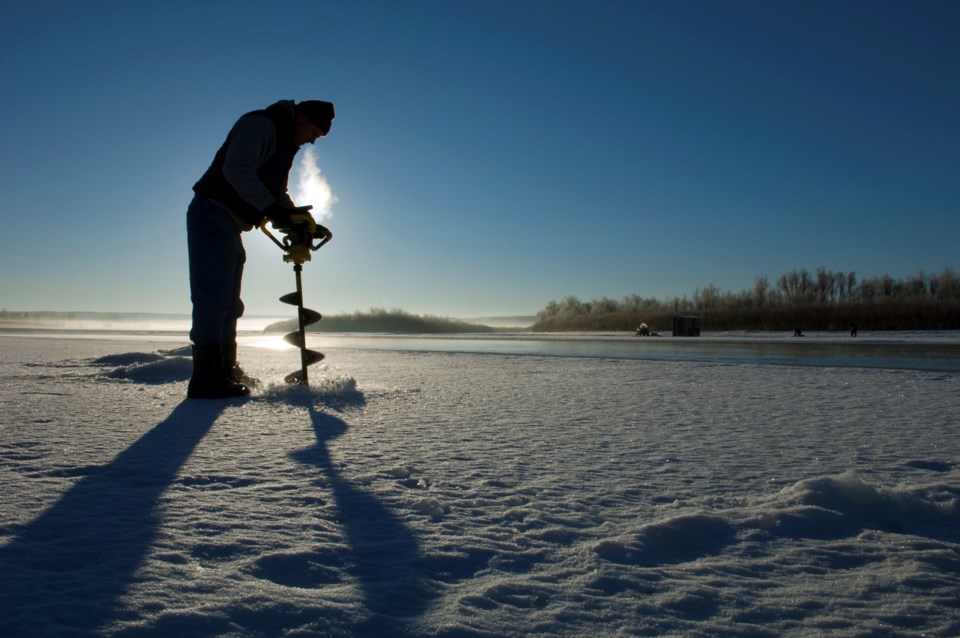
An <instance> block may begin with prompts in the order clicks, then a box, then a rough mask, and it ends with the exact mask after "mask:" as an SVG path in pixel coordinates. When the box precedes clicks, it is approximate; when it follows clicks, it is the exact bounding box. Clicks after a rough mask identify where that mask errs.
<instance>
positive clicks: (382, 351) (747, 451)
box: [0, 333, 960, 638]
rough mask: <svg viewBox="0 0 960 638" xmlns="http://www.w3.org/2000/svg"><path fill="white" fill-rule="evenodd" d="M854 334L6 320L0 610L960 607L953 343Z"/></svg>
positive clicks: (950, 611) (135, 623) (311, 631)
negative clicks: (116, 326)
mask: <svg viewBox="0 0 960 638" xmlns="http://www.w3.org/2000/svg"><path fill="white" fill-rule="evenodd" d="M858 339H859V340H858V341H856V343H852V341H853V340H852V339H850V338H849V337H846V336H843V337H841V336H839V335H815V334H808V336H807V337H806V338H805V339H804V340H802V341H801V340H796V341H794V340H792V339H791V338H788V337H786V336H777V335H746V334H744V335H709V336H705V337H701V338H700V339H684V340H681V339H676V340H675V339H672V338H666V337H663V338H658V339H654V338H651V339H639V338H636V337H625V336H623V335H562V336H560V335H535V336H532V335H529V334H527V335H523V334H517V335H496V336H495V337H494V338H489V337H483V338H480V337H456V338H450V337H444V338H421V337H396V336H372V337H371V336H364V337H360V336H356V335H322V334H320V335H313V336H311V346H313V347H316V348H317V349H319V350H322V351H324V352H325V353H326V355H327V359H326V360H325V362H324V363H323V364H321V365H317V366H314V367H312V368H311V386H310V387H309V388H302V387H290V386H285V385H283V384H281V383H279V381H280V379H281V378H282V377H283V375H284V374H286V373H287V372H290V371H291V370H293V369H294V368H296V367H297V364H298V357H297V354H296V351H295V350H294V349H290V348H284V349H281V348H280V347H279V346H280V344H281V343H282V342H280V341H279V337H276V336H272V335H268V336H264V335H258V334H247V335H245V336H244V337H243V338H242V340H241V348H240V351H241V352H240V356H241V361H242V363H243V364H244V366H245V367H246V368H247V369H248V371H249V372H251V373H253V374H255V375H257V376H259V377H261V378H262V379H263V380H264V381H265V384H264V386H263V387H261V388H259V389H257V390H256V391H255V392H254V395H253V396H251V397H250V398H248V399H237V400H231V401H222V402H220V401H212V402H205V401H189V400H185V399H184V395H185V391H186V380H187V378H188V376H189V373H190V360H189V358H188V357H187V356H186V354H187V350H186V349H185V346H186V340H185V338H184V336H183V335H182V334H180V335H176V334H165V335H156V334H129V333H128V334H118V335H110V336H105V335H102V334H98V333H85V334H67V333H44V334H42V335H35V334H34V335H31V334H26V333H17V334H16V335H12V334H7V335H0V352H2V357H0V409H2V412H0V414H2V417H0V482H2V484H3V486H4V489H3V490H2V491H0V635H3V636H41V637H47V636H49V637H54V636H66V635H69V636H123V637H161V636H164V637H166V636H178V637H207V636H227V637H236V638H240V637H244V638H246V637H254V636H257V637H260V636H370V637H371V638H372V637H380V636H393V635H398V636H430V637H446V638H452V637H460V636H464V637H490V638H493V637H495V636H497V637H499V636H529V635H544V636H547V635H549V636H555V635H570V636H607V635H623V636H730V635H736V636H771V637H772V636H904V637H905V636H918V635H927V636H956V635H960V595H958V592H960V460H958V459H960V423H958V415H960V392H958V389H960V388H958V381H960V374H957V372H956V350H955V348H956V347H957V342H956V340H955V339H954V337H953V336H952V334H950V333H944V334H930V333H925V334H914V335H903V334H890V335H864V336H861V337H859V338H858ZM848 340H849V341H848Z"/></svg>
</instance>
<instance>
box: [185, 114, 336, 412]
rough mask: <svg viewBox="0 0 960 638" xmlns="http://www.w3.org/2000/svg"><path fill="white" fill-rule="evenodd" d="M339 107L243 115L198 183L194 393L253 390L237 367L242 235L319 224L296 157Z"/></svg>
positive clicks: (193, 230) (190, 237) (192, 219)
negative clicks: (302, 190) (292, 181)
mask: <svg viewBox="0 0 960 638" xmlns="http://www.w3.org/2000/svg"><path fill="white" fill-rule="evenodd" d="M334 117H335V113H334V108H333V104H332V103H330V102H324V101H321V100H308V101H305V102H294V101H292V100H281V101H279V102H277V103H275V104H272V105H271V106H269V107H267V108H265V109H262V110H258V111H252V112H250V113H247V114H246V115H243V116H242V117H241V118H240V119H239V120H237V122H236V124H234V125H233V128H232V129H230V133H229V134H228V135H227V139H226V141H224V143H223V145H222V146H221V147H220V150H219V151H217V154H216V156H214V158H213V163H212V164H211V165H210V168H208V169H207V171H206V172H205V173H204V174H203V176H202V177H201V178H200V180H199V181H198V182H197V183H196V184H194V186H193V191H194V198H193V201H191V202H190V206H189V207H188V209H187V251H188V254H189V258H190V298H191V301H192V302H193V325H192V328H191V330H190V340H191V341H192V342H193V376H192V378H191V379H190V385H189V387H188V388H187V396H188V397H190V398H195V399H219V398H229V397H240V396H246V395H248V394H250V389H249V387H248V385H256V384H257V383H259V382H258V381H257V380H255V379H251V378H250V377H247V376H246V375H245V374H244V373H243V370H242V369H241V368H240V366H239V365H238V364H237V341H236V339H237V319H239V318H240V317H241V316H242V315H243V302H242V301H241V300H240V282H241V279H242V277H243V264H244V262H245V261H246V253H245V252H244V249H243V242H242V241H241V239H240V233H242V232H243V231H247V230H251V229H253V228H254V227H255V226H260V225H261V224H262V223H264V222H265V221H269V222H270V223H271V224H272V225H273V226H274V227H276V228H281V229H282V228H290V227H292V226H294V225H296V224H298V223H305V224H308V223H309V222H312V221H313V220H312V218H310V217H309V213H306V212H305V210H304V209H297V208H296V207H295V205H294V203H293V201H292V200H291V199H290V196H289V195H288V194H287V179H288V176H289V174H290V168H291V167H292V166H293V158H294V156H295V155H296V154H297V151H298V150H299V149H300V147H301V146H303V145H304V144H307V143H310V144H313V143H314V142H316V141H317V139H318V138H321V137H323V136H325V135H326V134H327V133H329V132H330V127H331V126H332V125H333V119H334Z"/></svg>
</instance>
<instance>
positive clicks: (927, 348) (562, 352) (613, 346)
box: [261, 332, 960, 372]
mask: <svg viewBox="0 0 960 638" xmlns="http://www.w3.org/2000/svg"><path fill="white" fill-rule="evenodd" d="M261 343H262V342H261ZM310 343H311V347H314V346H315V347H318V348H319V349H321V350H322V349H323V347H324V346H329V347H333V348H361V349H373V350H394V351H414V352H416V351H420V352H462V353H483V354H513V355H538V356H553V357H588V358H611V359H641V360H648V361H698V362H712V363H755V364H777V365H807V366H844V367H864V368H889V369H900V370H941V371H953V372H960V334H957V333H955V332H941V333H934V332H915V333H873V334H872V335H869V336H862V337H856V338H851V337H849V336H840V335H838V334H837V333H808V334H807V335H806V336H805V337H802V338H794V337H789V338H788V337H785V336H784V335H780V334H773V335H771V334H759V333H717V334H710V335H705V336H702V337H689V338H681V337H676V338H675V337H643V338H639V337H636V336H624V335H623V334H603V333H574V334H545V333H536V334H531V333H514V334H498V335H459V336H456V337H449V336H431V337H424V336H421V335H415V336H398V335H327V334H314V335H311V336H310Z"/></svg>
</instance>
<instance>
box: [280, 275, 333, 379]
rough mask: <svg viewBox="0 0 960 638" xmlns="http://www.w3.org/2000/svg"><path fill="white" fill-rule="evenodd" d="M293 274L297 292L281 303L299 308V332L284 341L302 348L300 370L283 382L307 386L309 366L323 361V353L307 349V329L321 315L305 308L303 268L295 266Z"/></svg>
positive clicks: (289, 335)
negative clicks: (301, 276)
mask: <svg viewBox="0 0 960 638" xmlns="http://www.w3.org/2000/svg"><path fill="white" fill-rule="evenodd" d="M293 272H294V273H296V275H297V290H296V291H295V292H291V293H289V294H286V295H284V296H282V297H280V301H282V302H283V303H287V304H290V305H291V306H296V307H297V331H296V332H291V333H288V334H285V335H283V340H284V341H286V342H287V343H289V344H291V345H294V346H297V347H298V348H300V369H299V370H295V371H294V372H291V373H290V374H288V375H287V376H285V377H284V378H283V380H284V381H286V382H287V383H304V384H307V383H309V382H310V379H309V377H308V375H307V366H310V365H313V364H314V363H317V362H318V361H321V360H322V359H323V353H322V352H317V351H316V350H309V349H307V333H306V327H307V326H309V325H311V324H315V323H317V322H318V321H320V319H321V315H320V313H319V312H317V311H316V310H310V309H309V308H304V307H303V282H302V280H301V278H300V273H301V272H303V266H302V265H300V264H296V265H294V267H293Z"/></svg>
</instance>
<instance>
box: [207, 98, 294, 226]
mask: <svg viewBox="0 0 960 638" xmlns="http://www.w3.org/2000/svg"><path fill="white" fill-rule="evenodd" d="M276 145H277V135H276V131H275V129H274V127H273V123H272V122H271V121H270V119H269V118H268V117H264V116H261V115H248V116H245V117H242V118H240V120H239V121H238V122H237V123H236V125H234V127H233V131H232V132H231V134H230V145H229V147H228V148H227V154H226V157H225V158H224V162H223V176H224V177H225V178H226V179H227V182H228V183H229V184H230V185H231V186H232V187H233V188H234V190H236V191H237V193H239V195H240V197H242V198H243V199H244V200H245V201H246V202H247V203H249V204H250V205H251V206H254V207H255V208H256V209H257V210H259V211H263V210H264V209H265V208H267V207H268V206H270V205H271V204H273V203H275V202H277V203H279V204H280V205H281V206H284V207H290V208H292V207H293V202H292V201H291V200H290V198H289V197H288V196H287V195H286V194H284V195H282V196H281V198H280V200H279V201H278V200H277V199H276V198H275V197H274V196H273V195H271V194H270V191H268V190H267V187H266V186H265V185H264V184H263V182H261V181H260V176H259V175H257V169H258V168H259V167H260V166H262V165H263V164H264V162H266V161H267V159H268V158H269V157H270V156H271V155H272V154H273V152H274V150H275V149H276Z"/></svg>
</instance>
